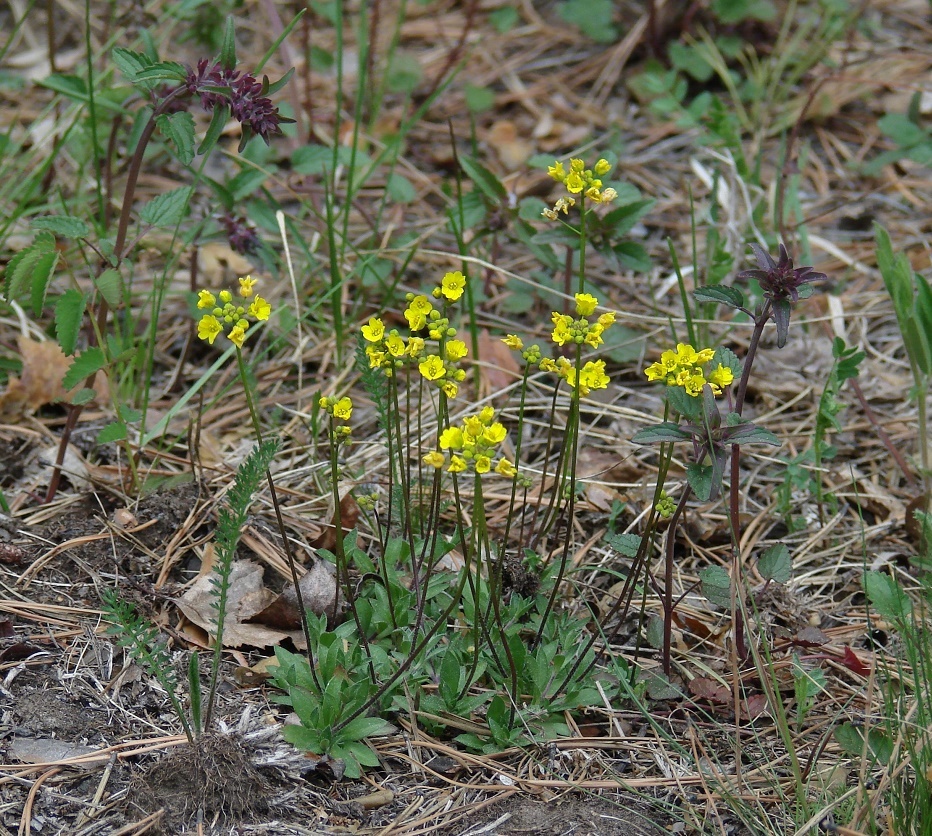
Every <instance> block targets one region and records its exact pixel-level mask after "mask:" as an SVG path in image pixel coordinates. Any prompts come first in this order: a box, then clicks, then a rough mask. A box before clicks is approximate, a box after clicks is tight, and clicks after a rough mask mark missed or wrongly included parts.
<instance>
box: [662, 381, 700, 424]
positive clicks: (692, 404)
mask: <svg viewBox="0 0 932 836" xmlns="http://www.w3.org/2000/svg"><path fill="white" fill-rule="evenodd" d="M666 397H667V403H668V404H670V408H671V409H673V410H674V411H675V412H677V413H679V414H680V415H683V416H685V417H686V418H688V419H689V420H690V421H691V422H692V423H694V424H699V423H701V422H702V400H701V399H700V398H695V397H693V396H692V395H690V394H688V393H687V392H686V390H685V389H684V388H683V387H682V386H668V387H667V391H666Z"/></svg>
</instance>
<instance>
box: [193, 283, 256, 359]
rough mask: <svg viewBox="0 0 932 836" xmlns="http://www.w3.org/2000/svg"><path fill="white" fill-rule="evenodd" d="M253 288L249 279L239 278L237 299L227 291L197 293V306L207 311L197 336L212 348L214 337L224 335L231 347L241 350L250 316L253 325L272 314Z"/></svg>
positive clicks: (253, 284)
mask: <svg viewBox="0 0 932 836" xmlns="http://www.w3.org/2000/svg"><path fill="white" fill-rule="evenodd" d="M255 286H256V280H255V279H254V278H252V276H244V277H242V278H241V279H239V290H238V293H237V296H234V295H233V293H232V292H230V291H229V290H221V291H220V292H219V293H218V294H217V295H216V296H214V294H213V293H211V292H210V291H209V290H201V291H199V292H198V294H197V307H198V308H199V309H200V310H207V311H209V312H208V313H205V314H204V315H203V316H202V317H201V318H200V320H199V322H198V323H197V336H198V337H199V338H200V339H202V340H205V341H206V342H208V343H210V344H211V345H213V344H214V340H215V339H216V338H217V336H218V335H219V334H223V333H225V334H226V337H227V339H228V340H229V341H230V342H231V343H233V345H235V346H236V347H237V348H242V347H243V342H244V341H245V340H246V331H247V329H248V328H249V325H250V317H251V318H252V319H253V320H255V321H256V322H262V321H264V320H266V319H268V318H269V314H270V313H271V312H272V306H271V305H270V304H269V303H268V302H267V301H266V300H265V299H263V298H262V297H261V296H259V294H257V293H255V290H254V289H255ZM249 300H251V301H249ZM247 301H249V305H248V306H247V305H246V302H247Z"/></svg>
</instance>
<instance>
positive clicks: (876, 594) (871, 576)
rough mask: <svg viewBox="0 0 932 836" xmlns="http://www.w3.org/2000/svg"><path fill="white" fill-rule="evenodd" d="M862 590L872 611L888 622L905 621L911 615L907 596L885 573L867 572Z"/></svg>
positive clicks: (910, 606) (910, 604) (911, 606)
mask: <svg viewBox="0 0 932 836" xmlns="http://www.w3.org/2000/svg"><path fill="white" fill-rule="evenodd" d="M864 589H865V590H866V592H867V597H868V598H869V599H870V602H871V604H873V605H874V609H875V610H877V612H878V613H880V615H882V616H883V617H884V618H886V619H888V620H889V621H900V622H902V621H905V620H906V619H908V618H909V616H910V614H911V613H912V610H913V605H912V602H911V601H910V600H909V596H908V595H907V594H906V592H905V590H904V589H903V587H901V586H900V585H899V584H898V583H897V582H896V580H894V579H893V578H891V577H890V575H888V574H887V573H886V572H867V573H866V574H865V575H864Z"/></svg>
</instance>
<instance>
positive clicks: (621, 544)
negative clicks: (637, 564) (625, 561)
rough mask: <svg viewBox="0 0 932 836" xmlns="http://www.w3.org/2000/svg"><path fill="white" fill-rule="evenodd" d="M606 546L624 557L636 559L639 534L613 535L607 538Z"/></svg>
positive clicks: (638, 548) (639, 543)
mask: <svg viewBox="0 0 932 836" xmlns="http://www.w3.org/2000/svg"><path fill="white" fill-rule="evenodd" d="M608 544H609V546H611V547H612V548H613V549H614V550H615V551H616V552H618V553H619V554H621V555H624V556H625V557H632V558H633V557H637V554H638V551H639V550H640V548H641V535H640V534H613V535H612V536H611V537H609V538H608Z"/></svg>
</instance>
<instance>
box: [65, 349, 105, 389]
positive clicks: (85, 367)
mask: <svg viewBox="0 0 932 836" xmlns="http://www.w3.org/2000/svg"><path fill="white" fill-rule="evenodd" d="M106 365H107V358H106V356H105V355H104V353H103V351H101V349H99V348H97V347H96V346H95V347H94V348H89V349H88V350H87V351H84V352H82V353H81V354H79V355H78V356H77V357H75V358H74V360H73V362H72V363H71V366H69V368H68V371H66V372H65V377H64V379H63V380H62V387H63V388H64V389H65V391H66V392H67V391H68V390H69V389H73V388H74V387H75V386H77V385H78V384H79V383H81V382H83V381H84V380H86V379H87V378H89V377H90V376H91V375H93V374H96V373H97V372H99V371H100V370H101V369H102V368H104V367H105V366H106Z"/></svg>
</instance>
